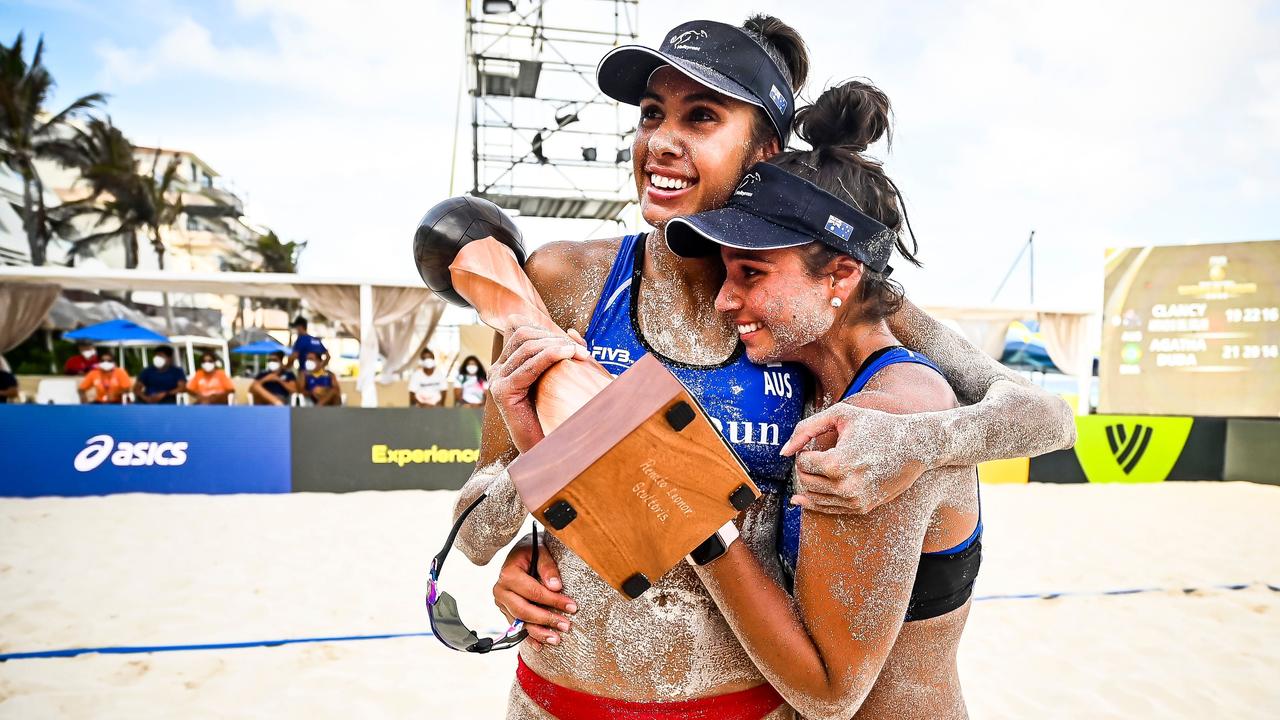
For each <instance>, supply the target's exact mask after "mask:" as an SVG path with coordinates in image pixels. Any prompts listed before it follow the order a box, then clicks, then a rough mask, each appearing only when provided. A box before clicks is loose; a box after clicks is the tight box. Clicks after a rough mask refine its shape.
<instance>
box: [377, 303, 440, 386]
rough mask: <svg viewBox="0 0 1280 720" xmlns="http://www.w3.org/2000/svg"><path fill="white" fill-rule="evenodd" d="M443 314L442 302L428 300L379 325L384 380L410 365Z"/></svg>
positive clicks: (390, 379) (387, 380) (379, 344)
mask: <svg viewBox="0 0 1280 720" xmlns="http://www.w3.org/2000/svg"><path fill="white" fill-rule="evenodd" d="M443 314H444V303H442V302H434V303H427V304H425V305H420V306H419V307H418V308H417V310H415V311H414V312H412V313H409V314H408V315H405V316H404V317H402V318H400V319H399V320H396V321H395V322H393V323H388V324H386V325H379V326H378V328H377V329H378V347H379V348H380V349H381V351H382V356H383V357H384V358H386V362H384V363H383V364H382V376H383V381H384V382H391V381H392V380H393V379H394V378H393V376H395V375H397V374H399V373H400V372H403V371H404V370H406V369H407V368H409V367H410V366H411V365H413V363H414V362H415V361H416V360H417V358H418V353H420V352H422V348H424V347H426V345H427V341H428V340H430V339H431V336H432V335H433V334H435V331H436V324H437V323H439V322H440V316H441V315H443Z"/></svg>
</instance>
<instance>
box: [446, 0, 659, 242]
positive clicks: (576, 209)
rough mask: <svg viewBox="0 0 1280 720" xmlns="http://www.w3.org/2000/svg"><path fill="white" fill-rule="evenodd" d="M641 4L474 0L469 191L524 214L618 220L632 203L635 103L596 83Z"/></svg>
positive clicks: (635, 26) (633, 33) (631, 0)
mask: <svg viewBox="0 0 1280 720" xmlns="http://www.w3.org/2000/svg"><path fill="white" fill-rule="evenodd" d="M639 5H640V2H639V0H468V2H467V45H466V48H467V60H468V63H469V66H468V74H469V78H470V79H469V88H470V96H471V139H472V145H471V147H472V150H471V166H472V177H473V178H474V180H473V184H472V190H471V194H472V195H475V196H477V197H482V198H487V199H489V200H492V201H493V202H495V203H497V204H498V205H499V206H501V207H504V208H507V209H510V210H515V211H517V212H519V213H520V214H521V215H532V216H537V217H554V218H579V219H594V220H617V219H618V218H619V216H620V215H622V213H623V212H624V211H625V210H626V208H627V207H628V206H629V205H630V204H631V203H632V202H634V197H635V193H634V192H633V189H632V172H631V141H632V139H633V138H632V136H633V134H634V132H635V126H636V117H637V112H636V110H635V108H631V107H619V105H618V103H616V102H614V101H613V100H612V99H610V98H608V97H607V96H605V95H604V94H602V93H601V92H600V91H599V89H598V88H597V87H596V80H595V69H596V64H597V63H598V62H599V60H600V58H601V57H603V56H604V54H605V53H607V52H608V51H609V49H610V48H612V47H616V46H618V45H623V44H627V43H631V42H634V41H635V40H636V38H637V34H638V31H639V18H638V13H639Z"/></svg>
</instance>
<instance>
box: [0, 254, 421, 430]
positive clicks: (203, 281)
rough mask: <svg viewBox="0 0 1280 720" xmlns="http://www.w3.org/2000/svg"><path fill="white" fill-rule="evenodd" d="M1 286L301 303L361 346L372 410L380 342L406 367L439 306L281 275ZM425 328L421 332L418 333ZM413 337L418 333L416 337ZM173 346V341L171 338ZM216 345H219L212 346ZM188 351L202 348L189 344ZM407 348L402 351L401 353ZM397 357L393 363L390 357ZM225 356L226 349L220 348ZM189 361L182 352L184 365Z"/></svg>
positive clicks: (387, 289)
mask: <svg viewBox="0 0 1280 720" xmlns="http://www.w3.org/2000/svg"><path fill="white" fill-rule="evenodd" d="M0 285H9V286H22V285H27V286H33V289H34V288H35V287H36V286H46V287H47V286H56V287H59V288H61V289H63V290H89V291H102V290H113V291H125V290H133V291H138V292H146V291H151V292H170V293H207V294H211V295H235V296H239V297H266V298H285V299H299V300H305V301H307V302H308V303H309V304H310V305H312V306H314V307H316V308H317V309H318V310H319V311H320V312H322V313H324V315H326V316H327V317H329V318H330V319H332V320H335V321H337V322H340V323H342V324H343V325H345V326H347V327H348V328H351V329H352V330H353V331H355V332H356V334H357V335H358V336H359V338H360V381H359V387H360V398H361V403H360V404H361V405H362V406H364V407H376V406H377V403H378V395H377V388H376V387H375V386H374V375H375V372H376V368H377V361H378V353H379V344H380V343H379V340H380V338H381V339H382V344H385V345H387V352H385V353H384V354H385V355H386V357H387V359H388V361H389V363H392V364H404V362H405V360H404V356H406V355H407V356H408V358H409V359H410V360H411V359H412V357H413V356H414V355H416V354H417V348H418V347H421V344H422V343H425V342H426V337H427V336H429V335H430V333H431V331H432V330H434V328H435V323H436V322H437V321H438V320H439V317H440V314H441V313H442V312H443V310H444V301H442V300H440V299H439V298H437V297H435V295H433V294H432V293H431V291H429V290H428V289H427V288H426V287H424V286H423V285H422V284H421V283H407V282H406V283H396V282H387V281H382V280H361V279H352V278H322V277H306V276H300V275H292V274H285V273H242V272H222V273H180V272H172V271H160V270H151V271H147V270H115V269H111V270H86V269H84V268H67V267H47V266H45V267H31V266H28V267H0ZM424 328H425V331H424ZM415 329H416V330H415ZM172 339H173V340H174V342H179V338H178V337H175V338H172ZM218 342H219V343H220V344H221V341H218ZM191 344H192V345H197V344H200V343H198V342H196V341H195V340H193V341H192V343H191ZM414 345H416V347H414ZM406 348H408V349H407V350H406ZM393 355H394V356H395V357H392V356H393ZM224 356H225V348H224ZM191 357H192V352H191V350H188V358H189V359H190V358H191Z"/></svg>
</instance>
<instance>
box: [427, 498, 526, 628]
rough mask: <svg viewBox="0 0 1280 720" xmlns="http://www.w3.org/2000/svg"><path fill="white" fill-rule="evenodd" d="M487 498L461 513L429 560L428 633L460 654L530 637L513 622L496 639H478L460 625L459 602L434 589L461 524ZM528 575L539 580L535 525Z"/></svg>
mask: <svg viewBox="0 0 1280 720" xmlns="http://www.w3.org/2000/svg"><path fill="white" fill-rule="evenodd" d="M486 497H488V495H481V496H480V497H478V498H476V499H475V501H474V502H472V503H471V505H469V506H468V507H467V509H466V510H463V511H462V514H461V515H459V516H458V519H457V520H456V521H454V523H453V528H452V529H450V530H449V537H448V539H447V540H445V542H444V548H443V549H441V550H440V552H439V553H437V554H436V556H435V557H433V558H431V572H430V575H429V580H428V583H427V614H428V615H429V616H430V618H431V632H432V634H433V635H435V636H436V639H438V640H439V641H440V642H442V643H444V645H445V647H447V648H449V649H451V650H458V651H460V652H472V653H487V652H492V651H494V650H506V649H507V648H510V647H515V646H516V645H519V644H520V643H521V642H522V641H523V640H524V639H525V638H526V637H528V636H529V633H528V631H527V630H525V629H524V622H523V621H521V620H516V621H515V622H513V623H511V626H510V627H508V628H507V630H506V632H505V633H503V634H502V635H501V636H499V637H496V638H493V637H480V636H479V635H478V634H476V631H474V630H472V629H471V628H469V627H467V625H466V623H464V622H462V617H461V615H459V614H458V601H457V600H455V599H454V598H453V596H452V595H450V594H449V593H447V592H443V591H438V588H437V584H438V583H439V581H440V571H441V570H442V569H443V568H444V561H445V558H446V557H448V555H449V551H450V550H452V549H453V541H454V539H455V538H456V537H457V536H458V531H459V530H461V529H462V523H463V522H465V521H466V519H467V516H468V515H470V514H471V511H472V510H475V509H476V506H478V505H479V504H480V503H481V502H483V501H484V499H485V498H486ZM529 574H530V575H531V576H533V577H534V578H535V579H540V578H538V526H537V524H536V523H535V524H534V526H533V557H532V558H531V559H530V563H529Z"/></svg>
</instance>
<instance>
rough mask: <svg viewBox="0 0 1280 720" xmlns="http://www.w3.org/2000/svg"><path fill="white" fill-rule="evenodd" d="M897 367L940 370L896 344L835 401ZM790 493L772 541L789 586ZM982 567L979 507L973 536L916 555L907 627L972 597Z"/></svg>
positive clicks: (796, 515) (796, 525)
mask: <svg viewBox="0 0 1280 720" xmlns="http://www.w3.org/2000/svg"><path fill="white" fill-rule="evenodd" d="M898 363H917V364H920V365H925V366H927V367H930V368H932V369H933V370H935V371H937V373H938V374H939V375H941V374H942V371H941V370H939V369H938V366H937V365H934V364H933V362H932V361H931V360H929V358H927V357H925V356H923V355H921V354H920V353H916V352H912V351H911V350H908V349H906V348H904V347H902V346H900V345H895V346H892V347H887V348H881V349H880V350H877V351H876V352H874V353H872V354H871V356H870V357H868V358H867V359H866V361H864V362H863V363H862V367H860V368H858V372H857V373H855V374H854V376H853V382H852V383H850V384H849V388H848V389H847V390H845V392H844V395H843V396H842V397H841V400H844V399H846V398H848V397H849V396H850V395H853V394H855V393H858V392H860V391H861V390H862V389H863V388H864V387H866V385H867V383H868V382H869V381H870V380H871V378H872V377H874V376H875V374H876V373H877V372H880V370H882V369H883V368H885V367H888V366H889V365H896V364H898ZM790 496H791V493H784V494H783V495H782V496H781V497H782V519H781V522H782V532H780V533H779V537H778V543H779V547H778V554H779V556H780V557H781V559H782V568H783V571H784V572H785V573H786V576H787V581H788V582H789V583H790V582H793V581H794V577H795V569H796V561H797V558H798V557H799V554H800V517H801V514H802V510H801V508H798V507H796V506H795V505H792V504H791V503H790V501H789V500H790ZM981 564H982V511H981V502H979V511H978V523H977V526H976V527H975V528H974V529H973V533H972V534H971V535H969V538H968V539H966V540H965V541H964V542H962V543H960V544H959V545H956V546H955V547H952V548H947V549H946V550H940V551H938V552H931V553H921V554H920V566H919V567H918V568H917V569H916V579H915V584H914V585H913V586H912V588H911V600H910V602H909V603H908V604H907V617H906V619H907V622H911V621H912V620H926V619H928V618H932V617H938V616H939V615H945V614H946V613H949V612H951V611H952V610H955V609H956V608H958V607H961V606H962V605H964V604H965V603H966V602H968V601H969V597H970V596H971V595H972V594H973V583H974V580H976V579H977V577H978V568H979V566H980V565H981Z"/></svg>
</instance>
